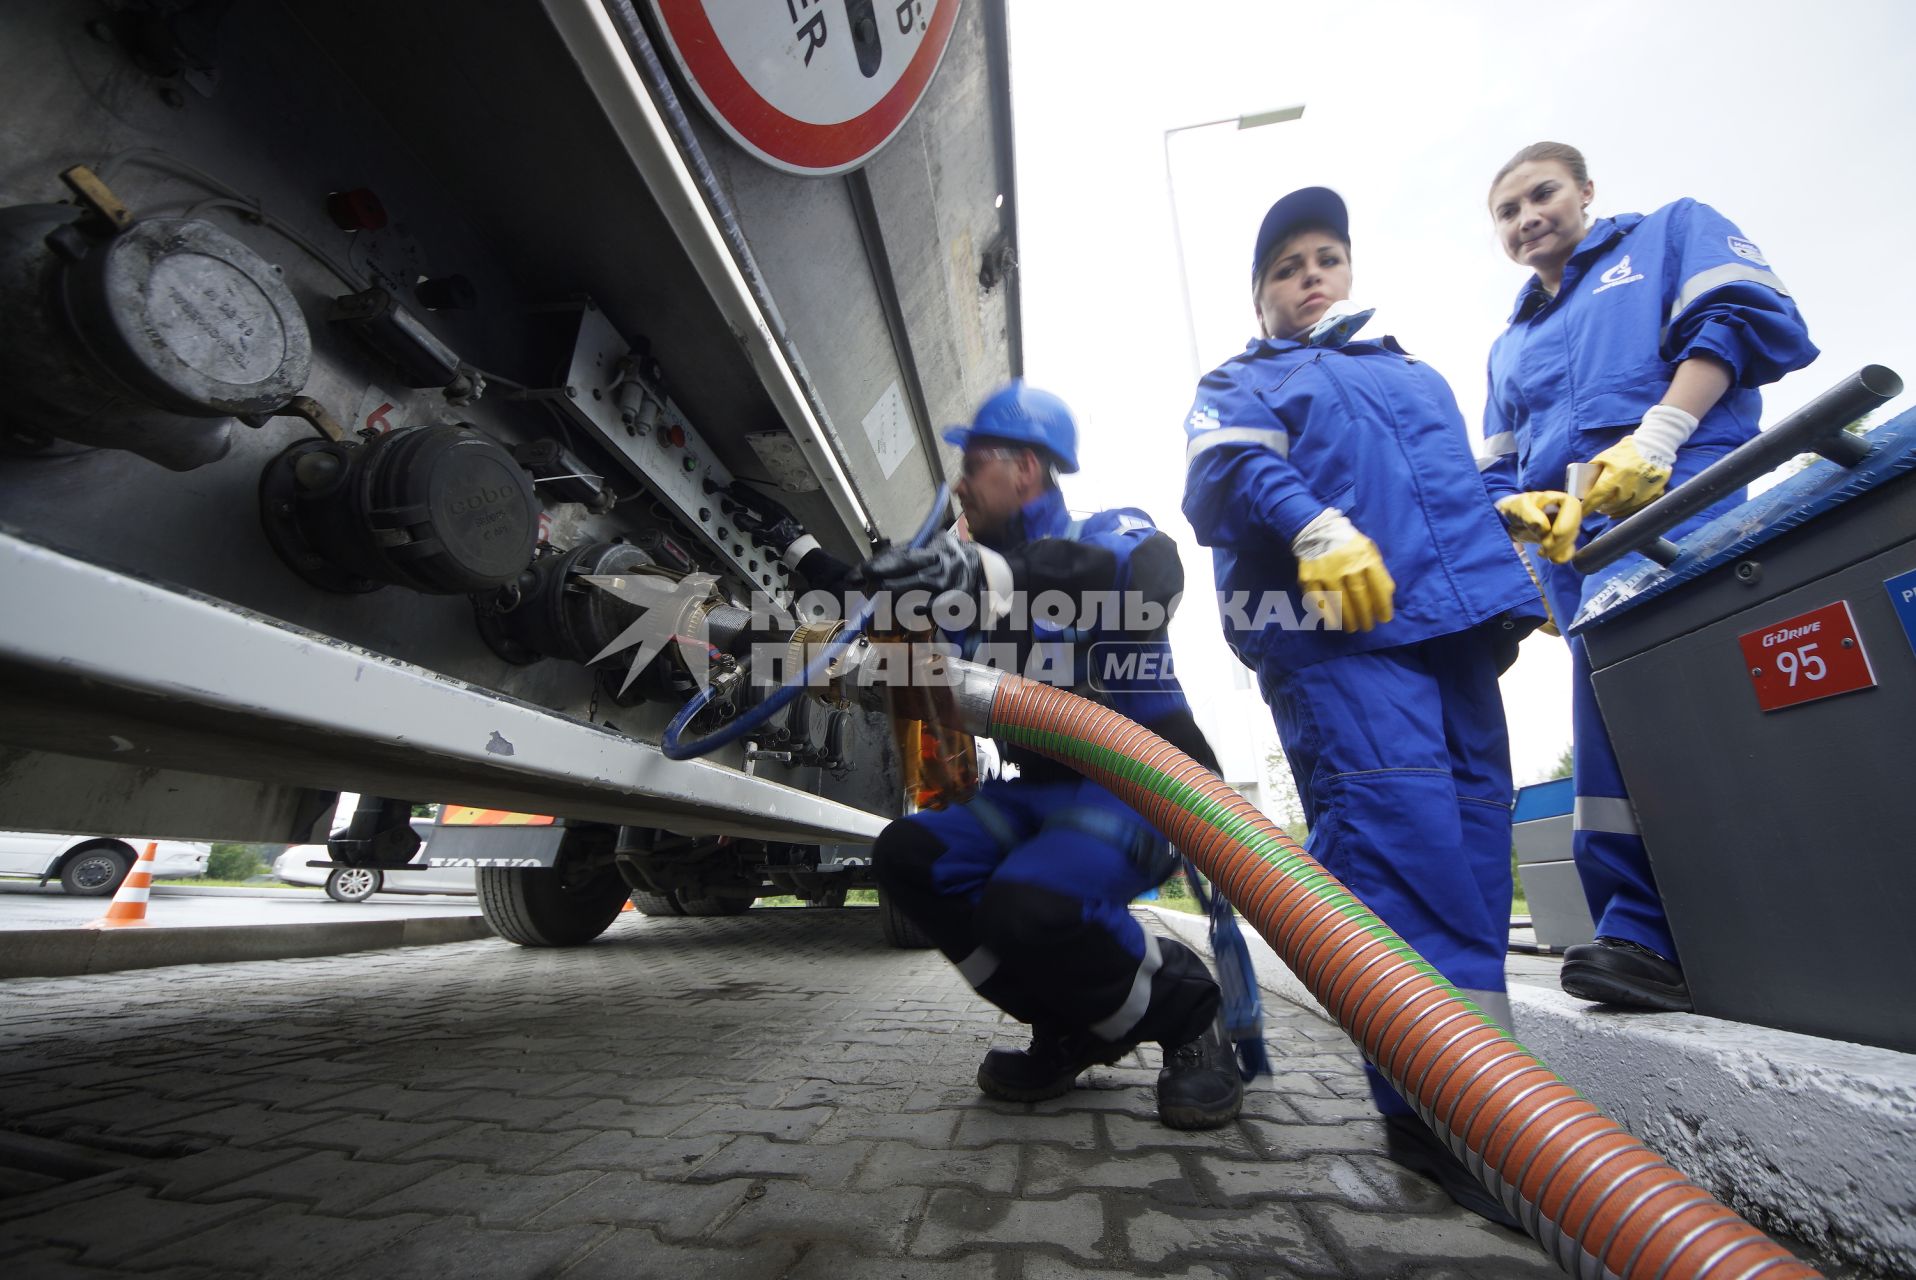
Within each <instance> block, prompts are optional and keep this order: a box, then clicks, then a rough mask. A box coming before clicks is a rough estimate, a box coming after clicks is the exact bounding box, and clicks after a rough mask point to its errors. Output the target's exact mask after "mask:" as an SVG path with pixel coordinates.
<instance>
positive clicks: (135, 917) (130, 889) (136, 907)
mask: <svg viewBox="0 0 1916 1280" xmlns="http://www.w3.org/2000/svg"><path fill="white" fill-rule="evenodd" d="M159 849H160V846H159V844H158V843H157V842H156V841H152V840H149V841H147V844H146V848H144V849H142V850H140V860H139V861H138V862H136V863H134V864H133V870H131V871H129V872H127V873H126V879H124V880H122V881H120V887H119V889H118V890H117V891H115V893H114V895H113V901H112V902H110V903H109V904H107V909H106V914H105V915H103V916H101V917H100V918H99V919H98V920H95V921H92V922H91V923H89V924H88V925H86V928H89V929H119V928H122V927H124V926H126V925H130V924H145V923H146V899H147V896H148V894H149V893H150V892H151V891H152V888H153V856H154V855H155V854H156V853H158V852H159Z"/></svg>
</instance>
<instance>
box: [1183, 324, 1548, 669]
mask: <svg viewBox="0 0 1916 1280" xmlns="http://www.w3.org/2000/svg"><path fill="white" fill-rule="evenodd" d="M1185 435H1186V449H1185V466H1186V470H1185V480H1184V514H1185V517H1186V518H1187V519H1189V520H1190V522H1191V526H1192V528H1193V529H1195V530H1196V531H1197V536H1198V541H1199V542H1201V543H1203V544H1204V545H1206V546H1208V547H1210V548H1212V560H1213V564H1214V567H1215V570H1216V574H1217V587H1218V594H1219V606H1220V609H1221V610H1222V612H1223V616H1224V635H1225V639H1226V641H1228V642H1229V644H1230V645H1231V648H1232V649H1233V650H1234V651H1235V652H1236V653H1237V655H1238V657H1239V658H1240V659H1241V660H1242V661H1243V662H1244V663H1245V664H1246V665H1247V666H1250V667H1253V668H1258V667H1261V666H1264V667H1270V666H1274V668H1275V669H1279V670H1295V669H1297V668H1300V667H1305V666H1309V665H1310V664H1312V663H1316V662H1322V661H1323V660H1325V659H1326V658H1333V657H1337V656H1340V655H1343V654H1349V653H1362V652H1367V651H1370V650H1374V649H1384V648H1390V647H1392V646H1395V645H1403V644H1413V643H1416V642H1417V641H1420V640H1428V639H1431V638H1433V637H1435V636H1442V635H1451V634H1454V633H1457V632H1461V631H1467V630H1470V629H1472V628H1474V627H1477V626H1480V625H1482V624H1484V623H1486V622H1489V621H1490V620H1491V619H1493V618H1497V617H1499V616H1504V617H1506V618H1508V619H1511V620H1513V621H1515V620H1517V619H1528V620H1530V621H1529V623H1528V624H1526V625H1524V626H1523V627H1522V628H1521V630H1525V631H1527V630H1528V629H1529V626H1530V625H1534V623H1535V621H1536V620H1539V619H1541V617H1542V608H1541V605H1540V604H1539V601H1538V595H1537V589H1536V587H1535V586H1534V585H1533V584H1532V583H1531V581H1530V577H1529V575H1528V574H1527V573H1526V572H1525V571H1524V568H1523V565H1522V563H1521V562H1520V561H1519V560H1518V559H1517V553H1516V551H1515V550H1514V549H1513V548H1512V546H1511V544H1510V537H1509V535H1508V534H1507V533H1505V532H1504V527H1503V521H1502V519H1501V518H1500V517H1499V516H1498V515H1497V512H1496V510H1495V509H1494V508H1493V507H1492V505H1491V503H1490V501H1489V499H1488V497H1486V495H1485V493H1484V489H1483V486H1482V484H1480V483H1478V482H1477V481H1476V470H1477V463H1476V459H1475V457H1474V455H1473V454H1472V451H1471V446H1470V438H1469V433H1468V431H1467V430H1466V428H1465V427H1464V421H1463V415H1462V414H1460V413H1459V412H1458V410H1457V401H1456V397H1454V396H1453V395H1452V394H1451V391H1450V386H1449V384H1447V383H1446V382H1445V381H1444V379H1443V377H1442V376H1441V375H1440V374H1438V373H1437V371H1436V370H1434V369H1432V368H1431V367H1430V366H1429V365H1427V364H1425V363H1423V362H1422V361H1420V360H1417V359H1415V358H1414V357H1412V356H1410V355H1407V354H1406V353H1405V352H1404V350H1403V349H1402V348H1401V347H1399V346H1398V345H1397V343H1396V342H1395V341H1394V340H1393V339H1390V338H1387V337H1386V338H1381V339H1378V340H1375V341H1372V340H1358V341H1352V342H1349V343H1346V344H1345V345H1344V346H1341V347H1310V346H1305V345H1302V344H1300V343H1296V342H1291V341H1287V340H1284V339H1276V338H1266V339H1261V340H1258V341H1254V342H1252V343H1251V344H1250V345H1249V346H1247V347H1246V348H1245V349H1244V351H1243V352H1242V353H1241V354H1239V355H1237V356H1234V357H1232V358H1231V359H1230V360H1227V361H1225V362H1224V363H1223V364H1221V365H1219V366H1218V367H1217V368H1216V369H1213V370H1212V371H1211V372H1210V373H1208V374H1206V375H1205V376H1204V378H1203V379H1202V380H1201V381H1200V382H1199V383H1198V392H1197V402H1196V403H1195V404H1194V405H1193V406H1192V409H1191V415H1190V417H1189V418H1188V419H1187V421H1186V425H1185ZM1325 507H1336V508H1338V509H1339V510H1341V511H1343V512H1344V514H1345V515H1346V516H1348V517H1349V518H1350V521H1351V523H1352V524H1354V525H1356V526H1357V529H1358V531H1359V532H1361V533H1364V534H1365V535H1367V536H1368V537H1370V538H1371V539H1372V540H1373V541H1374V542H1376V543H1377V546H1378V549H1379V551H1380V552H1381V553H1382V555H1383V558H1384V566H1385V568H1386V569H1388V570H1389V571H1390V575H1391V577H1392V578H1393V579H1395V581H1396V583H1397V592H1396V598H1395V610H1396V615H1395V617H1394V618H1393V619H1392V620H1391V621H1389V622H1386V623H1384V624H1382V625H1380V626H1377V627H1375V628H1373V629H1372V630H1370V631H1368V632H1362V633H1357V632H1342V631H1332V630H1328V629H1326V628H1325V627H1324V626H1323V625H1322V621H1321V619H1314V617H1313V615H1311V614H1310V613H1309V612H1308V611H1307V610H1305V608H1304V606H1303V604H1302V602H1301V601H1300V600H1299V598H1298V592H1297V561H1296V560H1295V558H1294V557H1293V556H1292V554H1291V540H1292V539H1293V538H1294V537H1296V535H1297V533H1298V531H1299V530H1301V529H1302V528H1303V527H1304V526H1305V525H1306V524H1308V523H1309V522H1310V521H1311V519H1312V518H1313V517H1315V516H1316V515H1317V514H1318V513H1319V512H1321V511H1322V510H1323V509H1324V508H1325ZM1313 623H1315V625H1313Z"/></svg>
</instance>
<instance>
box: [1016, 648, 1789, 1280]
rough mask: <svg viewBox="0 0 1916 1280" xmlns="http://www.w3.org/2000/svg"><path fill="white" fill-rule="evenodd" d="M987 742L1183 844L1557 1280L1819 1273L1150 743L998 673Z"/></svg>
mask: <svg viewBox="0 0 1916 1280" xmlns="http://www.w3.org/2000/svg"><path fill="white" fill-rule="evenodd" d="M986 731H987V732H989V733H990V734H991V735H992V736H993V737H997V738H1001V739H1004V740H1006V741H1009V742H1015V743H1018V744H1020V745H1022V746H1026V747H1029V748H1032V749H1033V750H1036V751H1039V752H1042V753H1043V754H1045V755H1048V756H1051V757H1052V758H1053V759H1056V760H1059V761H1062V762H1063V763H1065V764H1068V765H1071V766H1072V767H1074V768H1076V769H1077V770H1079V771H1080V772H1082V773H1083V774H1085V776H1087V777H1089V778H1091V779H1093V780H1095V781H1097V782H1099V783H1101V784H1103V785H1104V786H1106V787H1109V788H1110V789H1111V790H1112V791H1113V792H1115V793H1116V794H1117V795H1118V796H1120V797H1121V798H1122V799H1124V801H1125V802H1126V803H1128V804H1130V805H1131V806H1133V807H1134V808H1136V809H1137V811H1138V812H1139V813H1141V814H1143V815H1144V816H1145V817H1146V818H1147V819H1148V820H1150V822H1151V823H1152V824H1153V825H1154V826H1156V827H1157V828H1158V830H1160V831H1162V832H1163V833H1164V834H1165V836H1166V837H1168V838H1169V839H1170V841H1171V842H1172V843H1173V844H1175V845H1176V846H1177V847H1178V848H1180V849H1182V850H1183V851H1184V853H1185V855H1186V856H1187V857H1189V858H1190V859H1191V861H1192V862H1193V863H1195V864H1196V865H1197V867H1198V869H1199V870H1200V871H1202V872H1204V874H1205V875H1206V876H1208V877H1210V879H1211V880H1212V881H1213V882H1214V883H1216V884H1217V885H1219V886H1220V887H1221V888H1222V889H1223V890H1224V893H1225V896H1226V897H1228V898H1229V899H1230V900H1231V901H1232V902H1233V903H1235V904H1236V905H1237V908H1238V910H1239V911H1241V912H1242V913H1243V915H1244V917H1245V918H1246V919H1248V920H1249V921H1250V922H1251V924H1252V926H1253V927H1254V928H1256V930H1257V931H1258V933H1259V934H1260V935H1261V936H1262V937H1263V938H1264V940H1265V941H1266V942H1268V943H1270V945H1271V946H1272V948H1274V949H1275V950H1276V952H1277V954H1278V955H1279V956H1280V957H1282V959H1283V960H1284V963H1285V964H1287V965H1289V966H1290V967H1291V969H1292V970H1293V971H1294V972H1295V973H1296V974H1297V976H1298V977H1299V978H1300V979H1301V980H1302V981H1303V983H1304V985H1305V986H1306V987H1307V988H1309V989H1310V992H1311V994H1312V995H1314V996H1316V997H1317V999H1318V1000H1319V1001H1320V1002H1321V1003H1322V1004H1323V1006H1324V1007H1325V1009H1327V1010H1329V1011H1330V1013H1331V1015H1332V1016H1333V1017H1335V1018H1336V1019H1337V1021H1338V1023H1339V1025H1341V1026H1342V1027H1343V1028H1344V1030H1345V1031H1346V1032H1348V1033H1349V1034H1350V1037H1351V1039H1353V1040H1355V1041H1356V1042H1357V1044H1358V1045H1359V1046H1360V1047H1361V1048H1362V1049H1363V1051H1364V1054H1365V1055H1366V1056H1367V1057H1368V1058H1369V1059H1370V1060H1371V1061H1372V1062H1373V1063H1375V1064H1376V1066H1377V1067H1378V1069H1379V1070H1380V1071H1382V1072H1383V1073H1384V1075H1385V1076H1386V1077H1387V1078H1388V1079H1389V1080H1390V1082H1391V1084H1392V1085H1394V1086H1395V1087H1396V1089H1397V1090H1398V1092H1399V1093H1401V1094H1402V1095H1403V1096H1404V1097H1405V1098H1406V1099H1407V1100H1409V1101H1410V1103H1411V1104H1412V1105H1413V1106H1415V1107H1416V1108H1417V1109H1418V1110H1419V1112H1420V1113H1421V1114H1422V1115H1423V1116H1424V1118H1425V1120H1427V1121H1428V1122H1430V1124H1431V1126H1432V1128H1433V1129H1434V1131H1435V1132H1436V1133H1437V1134H1438V1135H1439V1136H1440V1137H1443V1138H1445V1140H1446V1141H1447V1142H1448V1143H1449V1145H1450V1148H1451V1150H1452V1151H1453V1152H1455V1153H1456V1154H1457V1155H1458V1156H1459V1157H1460V1158H1461V1159H1463V1160H1464V1162H1465V1163H1466V1164H1467V1165H1469V1167H1470V1169H1471V1171H1472V1172H1474V1173H1477V1174H1478V1175H1479V1176H1480V1177H1482V1179H1483V1181H1484V1184H1485V1186H1486V1187H1488V1188H1489V1189H1490V1191H1491V1192H1492V1193H1493V1194H1495V1195H1497V1196H1499V1197H1501V1198H1502V1200H1503V1202H1504V1205H1505V1206H1506V1207H1507V1208H1508V1209H1509V1210H1510V1211H1511V1212H1512V1213H1513V1214H1515V1215H1516V1216H1517V1217H1518V1218H1519V1219H1520V1220H1521V1221H1522V1222H1523V1224H1524V1227H1525V1229H1526V1230H1528V1231H1529V1232H1530V1234H1531V1235H1532V1236H1533V1237H1535V1238H1536V1240H1537V1242H1538V1243H1539V1244H1541V1245H1542V1246H1543V1248H1544V1250H1545V1252H1546V1253H1548V1254H1550V1256H1551V1257H1552V1258H1553V1259H1554V1260H1555V1261H1556V1262H1557V1264H1558V1265H1559V1266H1561V1267H1562V1268H1563V1269H1564V1270H1565V1271H1566V1272H1568V1273H1570V1274H1571V1275H1573V1276H1579V1277H1586V1278H1587V1280H1602V1278H1603V1277H1607V1276H1616V1277H1626V1278H1628V1280H1678V1278H1679V1277H1681V1278H1686V1280H1687V1278H1688V1277H1702V1276H1709V1277H1713V1278H1717V1280H1724V1278H1727V1277H1753V1276H1758V1275H1762V1276H1766V1277H1769V1280H1784V1278H1785V1277H1803V1276H1815V1275H1817V1274H1818V1273H1817V1272H1816V1271H1815V1270H1814V1269H1813V1268H1811V1267H1809V1266H1807V1265H1805V1264H1804V1263H1803V1262H1801V1261H1799V1260H1798V1259H1797V1258H1795V1257H1794V1256H1793V1255H1791V1254H1790V1253H1789V1252H1788V1251H1786V1250H1784V1249H1783V1248H1781V1247H1780V1246H1778V1245H1777V1244H1776V1243H1775V1242H1774V1241H1772V1240H1770V1239H1769V1237H1767V1236H1765V1235H1764V1234H1763V1233H1762V1232H1760V1231H1758V1230H1757V1229H1756V1228H1754V1227H1752V1226H1751V1225H1749V1224H1748V1223H1747V1222H1745V1221H1743V1219H1742V1218H1740V1217H1738V1216H1737V1215H1736V1214H1735V1213H1734V1212H1732V1211H1731V1210H1730V1209H1728V1208H1726V1207H1725V1206H1723V1205H1721V1204H1719V1203H1718V1202H1717V1201H1716V1199H1715V1197H1713V1196H1711V1195H1710V1193H1709V1192H1707V1191H1705V1190H1704V1189H1703V1188H1701V1187H1699V1186H1697V1185H1696V1184H1695V1183H1694V1182H1691V1181H1690V1180H1689V1179H1688V1178H1686V1177H1684V1176H1683V1175H1682V1174H1681V1173H1679V1172H1677V1171H1676V1170H1675V1169H1674V1168H1672V1167H1671V1166H1670V1165H1669V1164H1668V1163H1666V1162H1665V1161H1664V1160H1663V1158H1662V1157H1660V1156H1658V1155H1657V1154H1656V1153H1655V1152H1653V1151H1651V1150H1650V1149H1649V1148H1648V1147H1646V1146H1644V1145H1643V1144H1642V1143H1640V1142H1638V1141H1637V1140H1636V1139H1635V1138H1633V1137H1631V1136H1630V1135H1629V1134H1628V1133H1625V1132H1624V1131H1623V1129H1621V1128H1620V1127H1618V1125H1617V1124H1616V1123H1615V1122H1613V1121H1611V1120H1609V1119H1608V1118H1606V1117H1605V1116H1604V1115H1603V1114H1602V1113H1601V1112H1600V1111H1598V1110H1597V1108H1596V1107H1594V1106H1592V1105H1591V1104H1590V1103H1589V1102H1586V1101H1585V1100H1584V1099H1583V1098H1582V1097H1581V1096H1580V1095H1579V1094H1578V1093H1577V1092H1576V1090H1574V1089H1572V1088H1571V1087H1570V1086H1569V1085H1567V1084H1565V1083H1564V1082H1563V1081H1562V1080H1561V1079H1559V1078H1558V1076H1557V1075H1556V1073H1555V1072H1553V1071H1551V1070H1550V1068H1548V1067H1546V1066H1544V1064H1543V1063H1541V1062H1539V1061H1538V1060H1537V1059H1536V1058H1535V1057H1534V1056H1533V1055H1532V1054H1531V1053H1530V1052H1529V1051H1528V1050H1526V1049H1525V1048H1524V1047H1523V1046H1522V1045H1521V1044H1519V1043H1517V1041H1516V1040H1514V1039H1512V1038H1511V1037H1510V1036H1509V1035H1508V1034H1507V1033H1506V1032H1505V1031H1504V1030H1503V1029H1502V1028H1501V1027H1499V1026H1498V1025H1497V1024H1496V1023H1495V1022H1493V1021H1492V1020H1491V1019H1490V1018H1489V1017H1487V1016H1486V1015H1485V1014H1484V1013H1483V1012H1482V1011H1481V1010H1479V1009H1478V1008H1477V1007H1476V1005H1474V1004H1472V1003H1471V1002H1470V1001H1468V1000H1466V999H1465V998H1464V997H1462V996H1461V995H1459V994H1458V992H1457V989H1456V988H1455V987H1453V986H1451V985H1450V983H1448V982H1447V981H1445V980H1444V978H1443V977H1442V976H1441V975H1440V974H1438V973H1437V972H1436V970H1434V969H1432V968H1431V967H1430V965H1429V964H1428V963H1426V962H1425V961H1424V960H1423V958H1422V957H1420V956H1419V955H1418V954H1417V953H1416V952H1415V951H1413V950H1412V949H1411V947H1410V945H1409V944H1408V943H1406V942H1405V941H1404V940H1403V939H1402V938H1399V937H1398V936H1397V935H1396V934H1395V933H1393V932H1392V931H1391V930H1390V928H1389V927H1388V926H1386V925H1385V924H1384V923H1383V921H1381V920H1379V919H1378V918H1377V916H1376V915H1374V914H1373V913H1372V912H1371V911H1370V910H1369V908H1367V907H1365V906H1364V904H1363V903H1361V902H1359V901H1358V900H1357V899H1356V898H1355V897H1353V896H1352V895H1351V893H1350V891H1349V890H1347V889H1345V888H1344V886H1343V885H1341V884H1339V883H1338V882H1337V880H1336V879H1335V878H1333V877H1332V876H1331V875H1330V873H1328V872H1327V871H1325V870H1324V868H1323V867H1322V866H1320V865H1319V864H1318V863H1317V862H1316V861H1314V860H1313V859H1312V858H1311V857H1310V855H1308V854H1306V853H1305V852H1304V851H1303V849H1301V848H1300V847H1299V846H1298V845H1297V843H1296V842H1295V841H1293V840H1292V839H1291V838H1290V837H1289V836H1287V835H1285V834H1284V832H1283V831H1282V830H1281V829H1280V828H1279V827H1277V826H1276V825H1275V824H1274V823H1272V822H1271V821H1270V820H1269V819H1267V818H1265V817H1264V815H1263V814H1261V813H1259V812H1258V811H1257V810H1256V809H1255V808H1254V807H1252V805H1251V803H1250V802H1249V801H1248V800H1246V799H1245V798H1244V797H1243V796H1241V795H1239V794H1238V793H1237V792H1236V791H1234V790H1232V789H1231V788H1230V787H1228V786H1226V785H1225V784H1224V783H1223V782H1220V781H1219V780H1218V779H1217V778H1216V777H1215V776H1213V775H1212V774H1210V773H1209V772H1207V771H1206V770H1205V769H1204V768H1203V767H1202V766H1200V765H1199V764H1198V763H1197V762H1196V761H1194V760H1192V759H1191V758H1190V757H1189V756H1187V755H1185V754H1184V753H1183V752H1181V751H1179V750H1178V749H1177V748H1175V747H1173V746H1171V745H1170V744H1169V743H1167V742H1165V741H1164V740H1163V739H1162V738H1160V737H1158V736H1157V735H1156V734H1154V733H1151V732H1150V731H1149V730H1146V729H1143V728H1140V727H1139V726H1137V725H1136V724H1133V723H1132V722H1131V721H1129V720H1127V719H1125V718H1124V717H1123V716H1120V715H1118V714H1117V713H1115V712H1113V711H1110V710H1108V709H1106V708H1104V707H1101V706H1099V705H1098V704H1096V703H1094V702H1091V701H1089V700H1087V699H1084V698H1080V697H1077V696H1076V695H1073V694H1070V693H1066V692H1064V691H1062V690H1059V689H1053V688H1050V687H1049V686H1046V685H1041V684H1036V683H1033V682H1031V681H1029V680H1024V679H1021V678H1019V677H1017V676H1013V675H1005V676H1003V677H1002V678H1001V679H1000V681H999V683H998V687H997V692H996V694H995V695H994V698H993V701H992V704H991V712H990V723H989V726H988V728H987V730H986Z"/></svg>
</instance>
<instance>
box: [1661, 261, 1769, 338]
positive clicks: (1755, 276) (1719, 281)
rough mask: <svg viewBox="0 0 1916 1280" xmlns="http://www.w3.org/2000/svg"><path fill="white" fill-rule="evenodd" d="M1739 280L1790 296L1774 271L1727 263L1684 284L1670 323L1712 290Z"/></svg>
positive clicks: (1679, 292)
mask: <svg viewBox="0 0 1916 1280" xmlns="http://www.w3.org/2000/svg"><path fill="white" fill-rule="evenodd" d="M1739 280H1741V281H1747V282H1748V283H1750V284H1760V285H1764V286H1766V287H1767V288H1771V289H1774V290H1776V291H1777V292H1778V293H1780V294H1782V295H1783V296H1784V297H1786V298H1787V297H1789V296H1790V291H1789V289H1788V288H1786V287H1785V286H1784V284H1783V281H1782V280H1781V279H1780V278H1779V277H1778V276H1777V274H1776V273H1775V272H1774V271H1765V270H1763V268H1761V267H1752V266H1747V265H1745V264H1744V263H1741V262H1726V263H1724V264H1723V265H1722V266H1720V267H1711V268H1710V269H1709V270H1708V271H1699V272H1697V273H1696V274H1695V275H1693V276H1691V277H1690V278H1689V279H1688V280H1685V281H1684V282H1683V287H1682V288H1680V289H1678V290H1677V297H1676V301H1675V302H1674V303H1672V304H1671V305H1670V323H1671V324H1675V323H1676V318H1677V317H1678V316H1680V315H1682V314H1683V313H1684V312H1685V311H1687V310H1689V309H1690V304H1691V303H1693V302H1695V301H1696V300H1697V299H1698V298H1701V297H1702V296H1703V295H1704V294H1706V293H1708V292H1709V291H1710V290H1712V289H1720V288H1722V287H1723V286H1724V285H1726V284H1735V283H1737V282H1738V281H1739Z"/></svg>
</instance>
